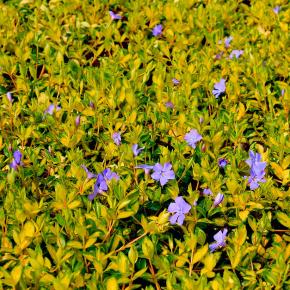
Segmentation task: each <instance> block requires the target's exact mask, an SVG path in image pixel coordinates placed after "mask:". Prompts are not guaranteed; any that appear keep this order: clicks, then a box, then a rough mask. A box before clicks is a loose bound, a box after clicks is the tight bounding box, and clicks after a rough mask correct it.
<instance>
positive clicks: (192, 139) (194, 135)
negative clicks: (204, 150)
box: [184, 129, 202, 148]
mask: <svg viewBox="0 0 290 290" xmlns="http://www.w3.org/2000/svg"><path fill="white" fill-rule="evenodd" d="M201 139H202V136H201V135H200V134H199V133H198V132H197V130H196V129H192V130H190V131H189V133H187V134H185V136H184V140H185V141H186V142H187V144H188V145H189V146H191V147H192V148H195V147H196V143H197V142H199V141H200V140H201Z"/></svg>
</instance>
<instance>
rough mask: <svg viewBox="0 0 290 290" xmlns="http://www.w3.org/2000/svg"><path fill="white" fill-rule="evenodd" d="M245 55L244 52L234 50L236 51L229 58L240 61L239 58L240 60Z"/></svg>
mask: <svg viewBox="0 0 290 290" xmlns="http://www.w3.org/2000/svg"><path fill="white" fill-rule="evenodd" d="M243 53H244V51H243V50H238V49H234V50H233V51H232V52H231V54H230V56H229V58H230V59H233V58H234V57H235V58H237V59H238V58H239V57H240V56H241V55H242V54H243Z"/></svg>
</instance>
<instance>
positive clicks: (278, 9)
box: [273, 6, 281, 14]
mask: <svg viewBox="0 0 290 290" xmlns="http://www.w3.org/2000/svg"><path fill="white" fill-rule="evenodd" d="M280 10H281V7H280V6H276V7H274V8H273V11H274V13H275V14H278V13H279V12H280Z"/></svg>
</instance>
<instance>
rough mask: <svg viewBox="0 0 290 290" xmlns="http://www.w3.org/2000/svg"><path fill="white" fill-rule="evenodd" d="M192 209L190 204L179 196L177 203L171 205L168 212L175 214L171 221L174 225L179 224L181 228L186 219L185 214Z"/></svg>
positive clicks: (176, 199)
mask: <svg viewBox="0 0 290 290" xmlns="http://www.w3.org/2000/svg"><path fill="white" fill-rule="evenodd" d="M190 209H191V206H190V204H188V203H187V202H186V201H185V200H184V199H183V197H182V196H178V197H176V198H175V202H172V203H170V204H169V207H168V212H170V213H174V215H172V216H171V217H170V218H169V221H170V223H171V224H172V225H174V224H176V223H177V224H179V225H180V226H181V225H182V224H183V222H184V219H185V214H187V213H188V212H189V211H190Z"/></svg>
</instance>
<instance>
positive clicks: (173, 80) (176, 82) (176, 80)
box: [172, 78, 180, 86]
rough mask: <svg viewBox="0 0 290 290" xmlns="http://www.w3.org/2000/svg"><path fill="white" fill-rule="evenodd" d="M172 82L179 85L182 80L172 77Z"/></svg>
mask: <svg viewBox="0 0 290 290" xmlns="http://www.w3.org/2000/svg"><path fill="white" fill-rule="evenodd" d="M172 83H173V84H174V85H176V86H177V85H179V84H180V81H179V80H178V79H176V78H173V79H172Z"/></svg>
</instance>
